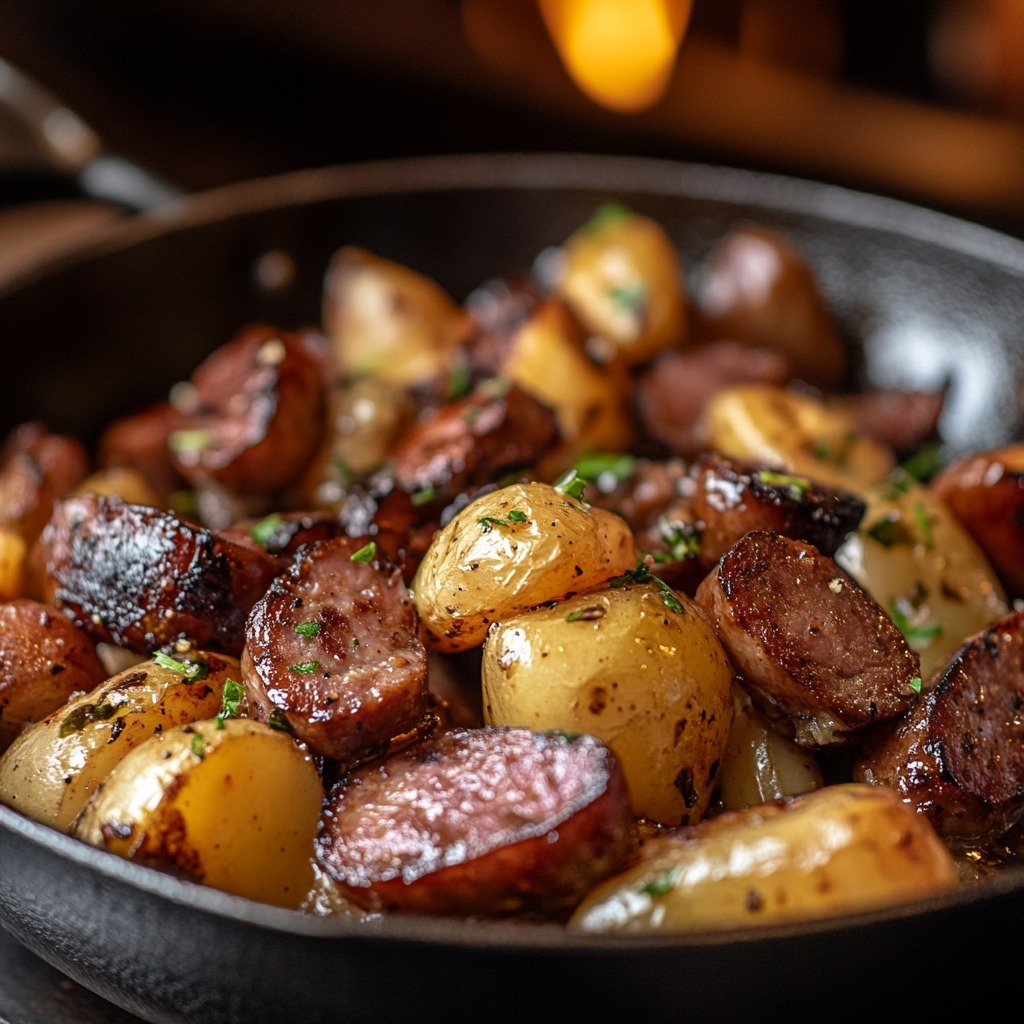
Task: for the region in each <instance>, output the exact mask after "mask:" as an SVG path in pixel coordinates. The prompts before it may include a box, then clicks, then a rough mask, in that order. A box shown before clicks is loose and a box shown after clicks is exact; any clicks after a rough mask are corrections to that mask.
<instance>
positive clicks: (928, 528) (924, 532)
mask: <svg viewBox="0 0 1024 1024" xmlns="http://www.w3.org/2000/svg"><path fill="white" fill-rule="evenodd" d="M914 522H915V523H917V532H918V533H919V534H920V535H921V540H922V541H924V548H925V551H931V550H932V548H933V547H935V536H934V534H933V533H932V521H931V519H930V517H929V516H928V510H927V509H926V508H925V507H924V505H923V504H922V503H921V502H920V501H919V502H918V503H917V504H916V505H915V506H914Z"/></svg>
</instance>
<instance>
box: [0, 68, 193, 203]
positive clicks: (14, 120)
mask: <svg viewBox="0 0 1024 1024" xmlns="http://www.w3.org/2000/svg"><path fill="white" fill-rule="evenodd" d="M0 167H3V168H5V169H7V170H8V171H13V172H17V173H21V174H32V173H39V174H43V175H49V176H51V177H57V178H60V179H64V180H66V181H68V182H69V183H70V184H71V185H72V186H73V191H74V192H75V193H76V194H77V195H79V196H81V197H83V198H88V199H96V200H100V201H103V202H107V203H113V204H114V205H116V206H120V207H122V208H123V209H125V210H126V211H128V212H135V213H137V212H141V211H144V210H150V209H153V208H155V207H158V206H162V205H164V204H166V203H171V202H174V201H175V200H177V199H180V198H181V197H182V196H183V195H184V192H183V191H182V190H181V189H179V188H177V187H176V186H174V185H171V184H170V183H168V182H166V181H164V180H162V179H161V178H159V177H157V176H156V175H154V174H151V173H150V172H149V171H147V170H145V169H144V168H142V167H139V166H138V165H137V164H134V163H132V162H131V161H129V160H125V159H123V158H121V157H118V156H115V155H112V154H108V153H107V152H105V150H104V147H103V144H102V142H101V141H100V138H99V136H98V135H97V134H96V132H95V131H93V129H92V128H90V127H89V125H88V124H86V123H85V121H83V120H82V118H80V117H79V116H78V115H77V114H76V113H75V112H74V111H73V110H71V109H69V108H68V107H67V106H65V105H64V104H63V103H61V102H60V101H59V100H58V99H57V98H56V97H54V96H52V95H51V94H50V93H49V92H47V90H46V89H44V88H43V87H42V86H40V85H39V84H38V83H37V82H35V81H34V80H33V79H32V78H30V77H29V76H28V75H26V74H25V73H24V72H22V71H20V70H18V69H17V68H16V67H14V66H13V65H12V64H10V63H9V62H7V61H5V60H3V59H0Z"/></svg>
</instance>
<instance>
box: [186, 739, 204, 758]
mask: <svg viewBox="0 0 1024 1024" xmlns="http://www.w3.org/2000/svg"><path fill="white" fill-rule="evenodd" d="M189 748H190V749H191V751H192V753H193V754H195V756H196V757H198V758H199V760H200V761H202V759H203V758H204V757H206V740H204V739H203V736H202V733H198V732H194V733H192V741H191V742H190V743H189Z"/></svg>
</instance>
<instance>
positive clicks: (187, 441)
mask: <svg viewBox="0 0 1024 1024" xmlns="http://www.w3.org/2000/svg"><path fill="white" fill-rule="evenodd" d="M214 440H215V438H214V434H213V431H212V430H202V429H198V430H172V431H171V433H170V434H168V435H167V447H168V448H170V449H171V451H172V452H175V453H176V454H178V455H185V454H187V453H188V452H201V451H204V450H205V449H207V448H209V447H210V445H211V444H213V442H214Z"/></svg>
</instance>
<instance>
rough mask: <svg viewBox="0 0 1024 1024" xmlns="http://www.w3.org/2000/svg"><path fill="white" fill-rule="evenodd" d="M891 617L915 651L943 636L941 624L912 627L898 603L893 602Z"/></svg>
mask: <svg viewBox="0 0 1024 1024" xmlns="http://www.w3.org/2000/svg"><path fill="white" fill-rule="evenodd" d="M889 616H890V617H891V618H892V621H893V623H894V624H895V626H896V628H897V629H898V630H899V631H900V632H901V633H902V634H903V635H904V637H906V640H907V643H908V644H910V646H911V647H913V648H915V649H917V648H918V647H927V646H928V645H929V644H930V643H931V642H932V641H933V640H934V639H935V638H936V637H940V636H942V633H943V629H942V624H941V623H939V622H935V623H932V624H931V625H928V626H913V625H911V623H910V619H909V618H908V617H907V615H906V613H905V612H904V611H903V609H902V608H900V606H899V603H898V602H895V601H894V602H893V605H892V608H891V609H890V610H889Z"/></svg>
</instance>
